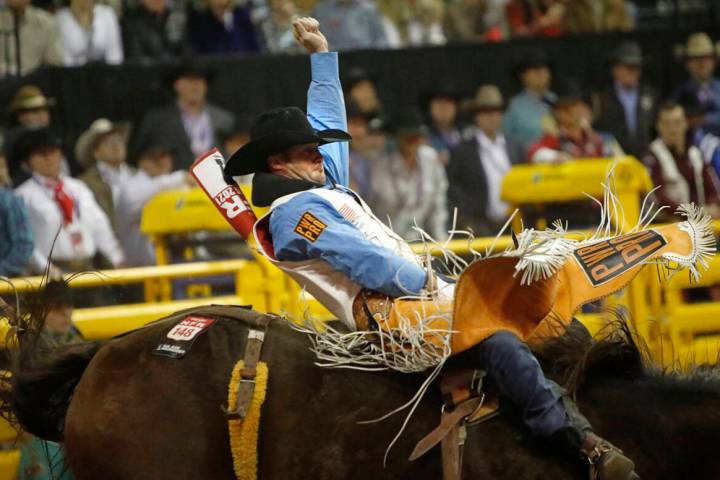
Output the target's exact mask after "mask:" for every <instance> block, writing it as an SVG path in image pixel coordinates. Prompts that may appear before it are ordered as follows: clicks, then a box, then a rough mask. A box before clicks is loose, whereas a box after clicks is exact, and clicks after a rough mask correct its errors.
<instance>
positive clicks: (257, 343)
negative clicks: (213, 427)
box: [225, 328, 265, 420]
mask: <svg viewBox="0 0 720 480" xmlns="http://www.w3.org/2000/svg"><path fill="white" fill-rule="evenodd" d="M264 339H265V330H264V329H263V330H257V329H253V328H251V329H249V330H248V336H247V343H246V345H245V357H244V359H243V369H242V370H241V371H240V383H239V385H238V391H237V403H236V407H235V410H225V414H226V415H227V416H228V417H229V418H231V419H233V420H238V419H242V418H245V415H247V412H248V409H249V408H250V402H252V398H253V394H254V393H255V376H256V374H257V364H258V362H259V361H260V352H261V351H262V345H263V340H264Z"/></svg>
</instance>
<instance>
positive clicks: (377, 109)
mask: <svg viewBox="0 0 720 480" xmlns="http://www.w3.org/2000/svg"><path fill="white" fill-rule="evenodd" d="M343 90H344V91H345V97H346V98H347V99H348V100H349V101H353V102H355V104H356V105H357V107H358V108H359V109H360V111H361V112H363V113H364V114H365V115H368V116H370V117H377V116H380V115H382V110H383V107H382V102H381V101H380V98H379V97H378V93H377V87H376V85H375V77H374V76H373V75H372V74H371V73H370V72H368V71H367V70H365V69H364V68H359V67H358V68H353V69H351V70H350V71H349V72H348V73H347V75H345V76H344V78H343Z"/></svg>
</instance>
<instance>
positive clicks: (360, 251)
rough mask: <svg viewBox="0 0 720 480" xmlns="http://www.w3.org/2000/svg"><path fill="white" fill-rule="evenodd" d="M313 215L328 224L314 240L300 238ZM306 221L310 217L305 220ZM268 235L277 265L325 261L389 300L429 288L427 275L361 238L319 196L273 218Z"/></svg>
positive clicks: (280, 210) (290, 206)
mask: <svg viewBox="0 0 720 480" xmlns="http://www.w3.org/2000/svg"><path fill="white" fill-rule="evenodd" d="M307 213H309V214H310V215H311V216H312V217H314V218H315V219H317V220H319V221H320V222H322V224H324V225H325V226H324V228H321V229H316V232H317V230H321V231H320V232H319V233H314V234H313V235H311V237H313V238H311V239H308V238H307V237H305V236H303V235H302V234H300V233H297V232H296V227H297V226H298V225H299V224H300V222H301V220H302V219H303V216H305V215H306V214H307ZM305 218H306V219H307V218H308V217H307V216H305ZM270 234H271V235H272V238H273V247H274V249H275V256H276V257H277V258H278V260H288V261H303V260H308V259H311V258H317V259H321V260H324V261H326V262H327V263H329V264H330V265H331V266H332V267H333V268H335V269H336V270H338V271H340V272H342V273H344V274H345V275H347V276H348V277H349V278H350V279H352V280H353V281H354V282H356V283H358V284H359V285H362V286H363V287H365V288H369V289H371V290H376V291H378V292H382V293H384V294H385V295H389V296H391V297H400V296H403V295H409V294H410V295H417V294H419V293H420V291H421V290H422V289H423V287H424V286H425V282H426V272H425V270H424V269H423V268H422V267H420V266H419V265H417V264H416V263H413V262H411V261H409V260H407V259H405V258H403V257H401V256H399V255H397V254H396V253H395V252H393V251H392V250H390V249H387V248H384V247H381V246H379V245H376V244H374V243H372V242H370V241H368V240H367V239H365V237H364V236H363V235H362V234H361V233H360V230H358V229H357V228H356V227H355V226H354V225H353V224H352V223H350V222H348V221H347V220H346V219H345V218H344V217H343V216H342V215H341V214H340V213H339V212H338V211H337V210H335V208H333V206H332V205H331V204H330V203H328V202H327V201H325V200H324V199H322V198H320V197H318V196H317V195H315V194H312V193H307V194H302V195H298V196H297V197H295V198H293V199H292V200H290V201H289V202H288V203H286V204H283V205H281V206H279V207H278V208H277V209H276V210H275V211H274V212H273V213H272V216H271V217H270Z"/></svg>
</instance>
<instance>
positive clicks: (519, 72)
mask: <svg viewBox="0 0 720 480" xmlns="http://www.w3.org/2000/svg"><path fill="white" fill-rule="evenodd" d="M515 74H516V76H517V78H518V79H519V80H520V82H521V83H522V86H523V90H522V92H520V93H518V94H517V95H515V96H514V97H512V98H511V99H510V103H509V104H508V108H507V111H506V112H505V118H504V121H503V133H504V134H505V137H507V139H508V140H511V141H513V142H517V143H520V144H521V145H523V147H524V148H529V147H530V145H532V144H533V143H534V142H536V141H537V140H538V139H539V138H540V137H542V135H543V121H545V119H546V118H547V117H549V116H550V105H551V104H552V103H553V102H554V101H555V100H556V99H557V96H556V95H555V94H554V93H553V92H551V91H550V82H551V80H552V73H551V70H550V60H549V59H548V57H547V55H546V54H545V53H544V52H542V51H541V50H532V51H530V52H528V53H526V54H525V55H524V56H522V57H521V58H520V61H519V62H518V63H517V65H516V68H515Z"/></svg>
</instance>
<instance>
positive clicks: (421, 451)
mask: <svg viewBox="0 0 720 480" xmlns="http://www.w3.org/2000/svg"><path fill="white" fill-rule="evenodd" d="M481 402H482V398H481V397H474V398H471V399H470V400H467V401H466V402H463V403H461V404H460V405H458V406H457V407H456V408H455V409H454V410H453V411H451V412H447V411H443V413H442V416H441V418H440V425H438V426H437V427H436V428H435V430H433V431H432V432H430V433H429V434H427V435H426V436H425V438H423V439H422V440H420V441H419V442H418V443H417V445H415V449H414V450H413V452H412V454H411V455H410V460H411V461H412V460H416V459H418V458H420V457H422V456H423V455H425V454H426V453H427V452H428V451H429V450H430V449H431V448H433V447H434V446H435V445H437V444H438V443H440V442H442V441H443V440H444V439H445V438H447V437H449V436H451V433H452V432H453V430H454V429H455V427H458V426H459V425H460V424H461V423H463V424H464V423H465V419H466V418H467V417H468V416H470V415H471V414H472V413H473V412H475V410H476V409H477V408H478V407H479V406H480V403H481ZM456 433H457V432H456ZM457 459H458V460H459V458H457ZM443 463H445V447H443Z"/></svg>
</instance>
